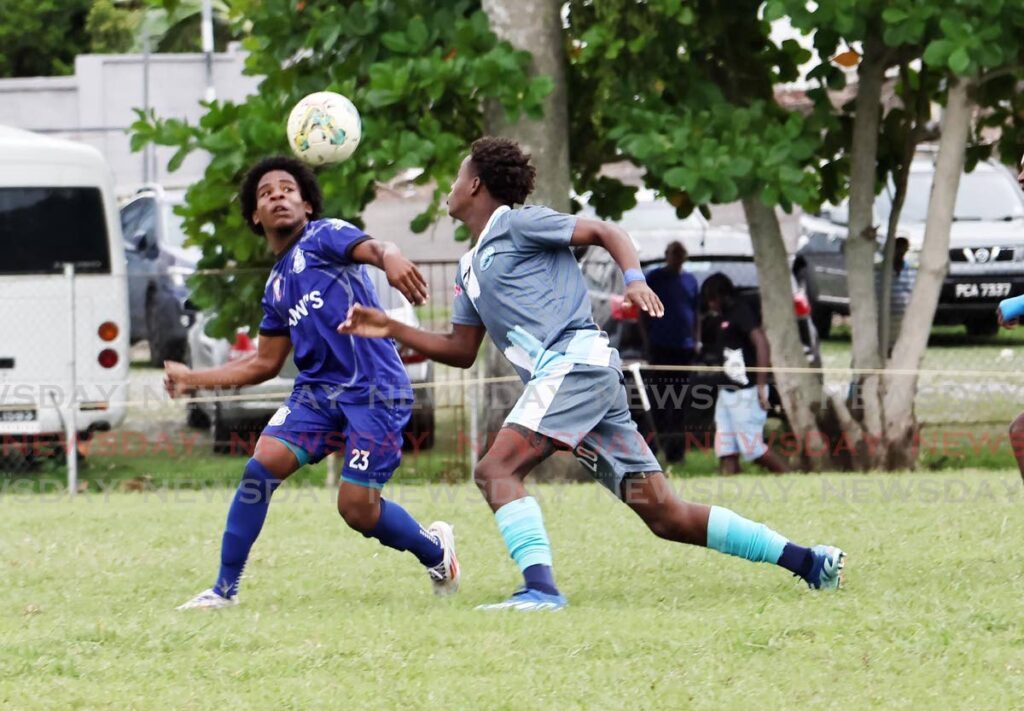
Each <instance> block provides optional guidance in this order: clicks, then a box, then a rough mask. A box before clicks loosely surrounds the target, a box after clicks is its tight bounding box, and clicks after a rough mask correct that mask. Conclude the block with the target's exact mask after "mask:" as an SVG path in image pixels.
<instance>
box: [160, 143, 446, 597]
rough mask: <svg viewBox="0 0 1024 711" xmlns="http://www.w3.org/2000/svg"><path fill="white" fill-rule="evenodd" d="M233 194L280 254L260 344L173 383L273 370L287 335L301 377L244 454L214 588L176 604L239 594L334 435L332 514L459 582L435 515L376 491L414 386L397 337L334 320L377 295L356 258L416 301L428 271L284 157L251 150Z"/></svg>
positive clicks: (192, 385)
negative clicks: (273, 505)
mask: <svg viewBox="0 0 1024 711" xmlns="http://www.w3.org/2000/svg"><path fill="white" fill-rule="evenodd" d="M240 197H241V206H242V215H243V217H244V218H245V220H246V222H247V223H248V224H249V226H250V227H251V228H252V230H253V231H254V232H256V233H257V234H260V235H263V236H265V237H266V240H267V245H268V246H269V247H270V249H271V251H272V252H273V253H274V254H275V255H276V256H277V263H276V264H275V265H274V267H273V269H272V270H271V272H270V278H269V279H267V285H266V292H265V294H264V296H263V302H262V303H263V320H262V322H261V323H260V339H259V348H258V350H257V352H256V354H255V355H254V356H252V357H250V358H248V359H245V360H239V361H235V362H233V363H229V364H227V365H225V366H222V367H219V368H211V369H208V370H199V371H193V370H190V369H189V368H188V367H186V366H185V365H183V364H181V363H173V362H167V363H166V364H165V371H166V386H167V390H168V392H169V393H170V394H171V396H172V397H176V396H179V395H182V394H185V393H189V392H193V391H194V390H196V389H197V388H214V387H238V386H242V385H252V384H255V383H261V382H263V381H265V380H269V379H270V378H272V377H274V376H276V375H277V374H278V372H280V370H281V367H282V365H284V362H285V359H286V358H287V357H288V353H289V351H291V350H292V348H294V349H295V356H294V357H295V365H296V366H297V367H298V370H299V376H298V377H297V378H296V380H295V389H294V391H293V392H292V394H291V396H290V397H289V398H288V400H287V402H286V403H285V404H284V405H283V406H282V407H281V408H280V409H279V410H278V411H277V412H276V413H275V414H274V416H273V417H272V418H271V419H270V422H269V423H268V425H267V427H266V428H265V429H264V430H263V434H262V435H261V436H260V438H259V440H258V441H257V443H256V449H255V451H254V453H253V456H252V458H251V459H250V460H249V461H248V463H247V464H246V465H245V472H244V474H243V475H242V481H241V484H240V485H239V487H238V491H237V492H236V494H235V498H234V500H233V501H232V503H231V507H230V509H229V510H228V519H227V525H226V527H225V531H224V537H223V539H222V543H221V565H220V572H219V574H218V576H217V579H216V581H215V583H214V585H213V587H212V588H210V589H209V590H205V591H203V592H202V593H200V594H199V595H197V596H196V597H195V598H193V599H192V600H189V601H188V602H186V603H185V604H184V605H182V606H181V608H179V609H189V608H219V607H226V606H229V605H232V604H235V603H237V602H238V584H239V578H240V577H241V575H242V569H243V568H244V566H245V562H246V559H247V558H248V555H249V550H250V549H251V547H252V545H253V542H254V541H255V540H256V537H257V536H258V535H259V533H260V529H261V528H262V527H263V521H264V519H265V518H266V515H267V508H268V506H269V504H270V498H271V496H272V494H273V493H274V491H275V490H276V489H277V487H278V486H280V484H281V482H283V481H284V480H285V479H287V478H288V476H290V475H291V474H292V473H293V472H295V471H296V470H297V469H298V468H299V467H301V466H303V465H304V464H308V463H312V462H318V461H320V460H321V459H323V458H324V457H325V456H327V455H328V454H330V453H331V452H333V451H336V450H339V449H342V448H344V468H343V470H342V477H341V478H342V481H341V485H340V486H339V488H338V513H340V514H341V516H342V518H343V519H344V520H345V523H347V524H348V525H349V526H350V527H351V528H353V529H355V530H356V531H359V532H360V533H362V534H363V535H364V536H366V537H372V538H376V539H377V540H378V541H380V542H381V543H382V544H384V545H385V546H388V547H390V548H394V549H396V550H400V551H410V552H412V553H413V554H414V555H415V556H416V558H418V559H419V561H420V563H422V564H423V565H424V566H425V567H426V568H427V571H428V573H429V576H430V579H431V581H432V582H433V584H434V591H435V592H436V593H438V594H440V595H446V594H450V593H453V592H455V591H456V590H457V589H458V584H459V577H460V571H459V567H458V561H457V559H456V556H455V538H454V535H453V533H452V528H451V526H450V525H449V524H447V523H445V522H443V521H437V522H435V523H433V524H432V525H431V526H430V527H429V528H426V529H424V528H423V527H422V526H420V525H419V524H418V523H417V522H416V521H415V519H413V517H412V516H410V515H409V513H408V512H406V511H405V509H403V508H402V507H401V506H399V505H398V504H397V503H395V502H393V501H388V500H386V499H384V498H382V497H381V489H382V488H383V486H384V484H385V483H386V482H387V481H388V479H390V478H391V475H392V474H393V473H394V471H395V469H396V468H397V467H398V465H399V462H400V461H401V458H402V430H403V428H404V427H405V424H406V423H407V422H408V420H409V416H410V411H411V405H412V398H413V393H412V387H411V385H410V383H409V378H408V375H407V374H406V372H405V368H404V366H403V365H402V361H401V359H400V358H399V356H398V351H397V349H396V347H395V344H394V342H392V341H388V340H376V341H374V340H367V339H364V338H356V337H353V336H347V335H341V334H339V333H338V332H337V327H338V325H339V324H340V323H341V322H342V321H343V320H344V319H345V316H346V313H347V311H348V309H349V307H350V306H351V305H352V304H355V303H360V304H373V305H374V306H379V304H378V300H377V295H376V293H375V292H374V289H373V285H372V283H371V281H370V279H369V276H368V275H367V273H366V270H365V269H364V267H363V266H362V265H363V264H372V265H375V266H377V267H379V268H381V269H383V270H384V272H385V273H386V274H387V278H388V281H389V282H390V283H391V285H392V286H394V287H395V288H397V289H398V290H399V291H401V292H402V294H403V295H404V296H405V297H406V298H407V299H409V300H410V301H411V302H413V303H415V304H419V303H423V302H424V301H425V300H426V298H427V285H426V282H425V281H424V280H423V277H422V275H421V274H420V273H419V271H418V270H417V269H416V267H415V266H414V265H413V264H412V262H410V261H409V260H407V259H406V258H405V257H403V256H402V254H401V252H399V250H398V248H397V247H396V246H395V245H394V244H391V243H388V242H380V241H378V240H374V239H371V238H370V237H369V236H368V235H367V234H365V233H364V232H363V231H362V230H360V229H359V228H357V227H355V226H354V225H352V224H349V223H348V222H345V221H343V220H335V219H319V218H320V212H321V209H322V202H323V200H322V197H321V194H320V188H319V186H318V185H317V182H316V178H315V177H314V175H313V173H312V172H311V171H310V170H309V168H307V167H306V166H305V165H303V164H302V163H300V162H298V161H296V160H294V159H292V158H285V157H273V158H268V159H265V160H263V161H261V162H260V163H258V164H257V165H256V166H254V167H253V168H252V169H251V170H250V171H249V173H248V174H247V175H246V177H245V180H244V182H243V184H242V187H241V196H240Z"/></svg>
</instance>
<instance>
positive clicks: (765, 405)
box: [757, 385, 772, 412]
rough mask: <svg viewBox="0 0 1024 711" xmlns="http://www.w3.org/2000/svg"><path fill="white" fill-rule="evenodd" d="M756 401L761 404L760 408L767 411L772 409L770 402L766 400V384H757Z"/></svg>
mask: <svg viewBox="0 0 1024 711" xmlns="http://www.w3.org/2000/svg"><path fill="white" fill-rule="evenodd" d="M757 402H758V404H759V405H760V406H761V409H762V410H764V411H765V412H768V411H769V410H771V409H772V404H771V402H769V401H768V386H767V385H758V386H757Z"/></svg>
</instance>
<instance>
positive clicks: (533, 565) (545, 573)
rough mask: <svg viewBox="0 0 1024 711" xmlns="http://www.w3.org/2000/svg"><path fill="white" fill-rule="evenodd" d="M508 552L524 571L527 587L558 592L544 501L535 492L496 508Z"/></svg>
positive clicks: (495, 514)
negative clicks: (545, 518)
mask: <svg viewBox="0 0 1024 711" xmlns="http://www.w3.org/2000/svg"><path fill="white" fill-rule="evenodd" d="M494 518H495V520H497V522H498V530H500V531H501V537H502V538H504V539H505V545H506V546H508V552H509V554H510V555H511V556H512V560H514V561H515V562H516V564H517V565H518V566H519V569H520V570H521V571H522V572H523V580H524V581H525V583H526V587H527V588H530V589H534V590H540V591H541V592H545V593H548V594H549V595H557V594H558V588H557V587H556V586H555V578H554V575H553V571H552V567H551V562H552V561H551V543H550V542H549V541H548V534H547V531H545V530H544V517H543V515H542V514H541V512H540V505H539V504H538V503H537V500H536V499H535V498H533V497H532V496H525V497H523V498H522V499H516V500H515V501H511V502H509V503H507V504H505V505H504V506H502V507H501V508H500V509H498V510H497V511H495V512H494Z"/></svg>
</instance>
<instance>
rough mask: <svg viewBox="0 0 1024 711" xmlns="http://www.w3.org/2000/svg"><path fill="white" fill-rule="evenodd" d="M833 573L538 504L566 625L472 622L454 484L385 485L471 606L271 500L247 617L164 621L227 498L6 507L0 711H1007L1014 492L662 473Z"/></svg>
mask: <svg viewBox="0 0 1024 711" xmlns="http://www.w3.org/2000/svg"><path fill="white" fill-rule="evenodd" d="M673 481H674V484H675V485H677V486H680V487H682V490H683V493H684V495H687V496H689V497H691V498H694V499H700V500H715V501H716V502H718V503H722V504H725V505H728V506H730V507H731V508H733V509H735V510H737V511H738V512H741V513H744V514H746V515H748V516H750V517H753V518H758V519H762V520H764V521H765V522H767V523H769V524H770V525H772V526H773V527H775V528H777V529H778V530H780V531H781V532H783V533H785V534H787V535H789V536H791V537H793V538H794V539H796V540H798V541H802V542H808V543H811V542H819V541H822V542H834V543H836V544H838V545H841V546H843V547H844V548H845V549H846V550H847V551H848V552H849V554H850V565H849V568H848V570H849V575H848V580H847V582H848V585H847V588H846V589H845V590H843V591H840V592H839V593H836V594H821V593H812V592H810V591H808V590H806V589H805V588H803V587H802V584H800V583H799V582H798V581H796V580H795V579H793V578H790V577H789V576H787V575H786V574H784V573H783V572H782V571H781V570H778V569H774V568H772V567H771V566H767V565H753V564H750V563H747V562H745V561H741V560H737V559H732V558H726V557H723V556H720V555H718V554H714V553H710V552H708V551H705V550H701V549H696V548H686V547H683V546H679V545H676V544H670V543H666V542H663V541H660V540H657V539H655V538H654V537H653V536H651V535H649V534H648V533H646V530H645V529H644V528H643V526H642V525H641V524H640V523H639V521H638V520H635V519H634V518H633V516H632V514H630V513H629V512H628V510H626V509H625V507H622V506H620V505H618V504H616V503H615V502H614V501H612V500H611V499H610V498H609V497H608V496H607V495H606V494H605V493H604V492H603V491H602V490H601V489H599V488H598V487H596V486H589V485H576V486H572V485H569V486H543V487H541V486H538V487H535V488H534V493H535V494H536V495H537V496H538V497H539V498H540V499H541V502H542V505H543V506H544V509H545V513H546V517H547V522H548V527H549V531H550V534H551V538H552V542H553V545H554V550H555V556H556V565H557V574H558V578H559V582H560V584H561V585H562V587H563V589H564V591H565V592H566V594H567V595H568V596H569V599H570V603H571V604H570V607H569V608H568V609H567V610H565V611H563V612H559V613H555V614H540V615H517V614H515V613H510V614H488V613H481V612H476V611H474V610H473V606H474V605H476V604H479V603H482V602H488V601H493V600H497V599H500V598H501V597H503V596H504V595H505V594H507V593H508V592H509V591H511V589H512V588H513V586H514V585H515V584H516V582H517V574H516V572H515V569H514V566H513V564H512V563H511V561H509V560H508V559H507V557H506V554H505V552H504V548H503V545H502V543H501V540H500V538H499V536H498V533H497V531H496V527H495V525H494V522H493V519H492V518H491V516H490V515H489V514H488V512H487V511H486V508H485V507H484V506H483V504H482V503H481V502H480V501H479V500H478V494H477V493H476V491H475V490H473V489H472V488H471V487H469V486H458V487H442V486H422V485H399V486H396V487H394V488H393V489H392V490H391V491H390V492H389V493H390V496H392V498H395V499H397V500H399V501H400V502H402V503H403V504H404V505H405V506H406V507H407V508H409V509H410V510H411V511H412V512H413V513H414V514H416V515H417V516H419V517H420V518H422V519H424V520H429V519H430V518H433V517H443V518H447V519H449V520H451V521H453V522H454V523H455V524H456V526H457V529H456V532H457V534H458V536H459V541H460V558H461V561H462V565H463V568H464V575H465V577H464V585H463V592H462V593H461V594H460V595H459V596H458V597H457V598H455V599H450V600H438V599H435V598H434V597H433V596H432V595H431V594H430V592H429V584H428V582H427V579H426V576H425V575H424V573H423V572H422V570H421V569H419V568H418V566H417V565H416V563H415V561H414V559H413V558H412V557H411V556H410V555H408V554H399V553H395V552H392V551H388V550H386V549H383V548H381V547H380V546H378V545H377V544H376V543H375V542H371V541H368V540H366V539H363V538H362V537H361V536H359V535H357V534H355V533H353V532H351V531H348V530H347V529H345V528H344V526H343V525H342V524H341V522H340V519H339V518H338V516H337V514H336V513H335V512H334V506H333V502H332V497H331V495H330V494H329V493H328V492H327V491H326V490H324V489H322V488H312V487H307V488H302V487H299V486H288V485H286V486H285V487H284V488H282V489H281V491H280V492H279V493H278V495H277V496H276V497H275V502H274V504H273V506H272V507H271V514H270V517H269V519H268V522H267V525H266V528H265V529H264V535H263V536H262V538H261V539H260V541H259V542H258V543H257V545H256V547H255V549H254V554H253V557H252V560H251V563H250V566H249V569H248V574H247V576H246V578H245V580H244V582H243V589H242V600H243V602H242V605H241V606H239V607H237V608H234V609H231V610H227V611H222V612H218V613H204V612H190V613H180V612H176V611H175V610H174V607H175V605H177V604H179V603H181V602H182V601H184V600H185V599H186V598H188V597H189V596H191V595H192V594H194V593H196V592H198V591H199V590H200V589H201V588H203V587H205V586H207V585H209V583H210V582H211V577H212V576H213V575H214V573H215V561H216V559H217V554H218V550H219V536H220V532H221V526H222V523H223V518H224V514H225V509H226V506H227V502H228V500H229V498H230V496H231V493H232V492H231V490H230V489H228V488H223V487H218V488H212V489H207V490H203V491H167V490H164V491H160V490H158V491H150V492H145V493H138V494H125V493H115V494H110V495H100V494H88V495H84V496H81V497H79V498H78V499H76V500H75V501H74V502H68V501H67V500H63V499H60V497H58V496H57V495H45V494H44V495H38V494H33V495H22V494H17V493H13V492H12V490H11V489H7V490H5V493H4V494H3V495H0V516H2V518H3V520H4V525H3V532H4V533H3V536H2V538H0V542H2V548H0V574H2V577H3V580H4V585H3V587H2V589H0V707H5V708H53V707H60V708H65V707H71V708H98V707H110V706H113V707H121V708H160V707H175V708H209V707H258V708H310V707H331V706H337V707H344V708H382V709H386V708H397V707H431V708H478V709H483V708H509V709H512V708H528V707H529V708H534V707H545V708H574V707H587V708H615V709H622V708H715V709H717V708H733V707H741V706H742V707H753V708H783V707H788V708H798V707H807V706H808V705H810V706H823V707H824V706H850V705H852V706H854V707H857V708H860V707H886V708H892V707H903V708H910V707H925V706H932V707H939V706H941V707H943V708H981V707H985V708H1000V707H1006V708H1009V707H1013V706H1015V705H1018V704H1019V703H1020V699H1022V698H1024V634H1022V633H1024V629H1022V623H1021V615H1020V601H1021V599H1022V598H1024V577H1022V573H1021V571H1022V570H1024V551H1022V548H1021V546H1020V541H1021V540H1022V539H1024V515H1022V514H1024V512H1022V507H1024V500H1022V499H1024V495H1022V491H1021V485H1020V480H1019V477H1018V476H1017V474H1016V473H1015V472H1014V473H1011V472H1009V471H1003V472H976V471H963V472H955V473H954V472H946V473H941V474H903V475H895V476H893V475H872V476H867V477H863V476H801V475H792V476H787V477H781V478H767V477H737V478H732V479H718V478H692V479H686V480H680V479H675V480H673Z"/></svg>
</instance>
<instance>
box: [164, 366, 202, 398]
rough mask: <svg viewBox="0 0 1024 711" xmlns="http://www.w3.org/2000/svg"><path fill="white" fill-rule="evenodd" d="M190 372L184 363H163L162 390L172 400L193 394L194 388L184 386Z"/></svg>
mask: <svg viewBox="0 0 1024 711" xmlns="http://www.w3.org/2000/svg"><path fill="white" fill-rule="evenodd" d="M191 372H192V369H191V368H189V367H188V366H187V365H185V364H184V363H179V362H177V361H174V360H165V361H164V389H165V390H167V394H168V395H170V396H171V397H172V398H176V397H181V396H182V395H192V394H193V393H195V391H196V388H194V387H192V386H190V385H186V379H187V378H188V374H189V373H191Z"/></svg>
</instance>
